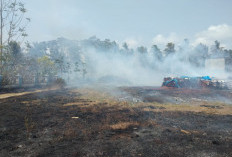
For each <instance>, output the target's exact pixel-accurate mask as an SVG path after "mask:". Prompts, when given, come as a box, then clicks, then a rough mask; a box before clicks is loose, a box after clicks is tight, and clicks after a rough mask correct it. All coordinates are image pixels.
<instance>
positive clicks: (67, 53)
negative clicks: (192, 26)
mask: <svg viewBox="0 0 232 157" xmlns="http://www.w3.org/2000/svg"><path fill="white" fill-rule="evenodd" d="M52 43H53V44H51V42H50V43H43V44H44V47H46V49H48V48H49V51H50V52H49V55H50V56H52V58H53V59H57V58H59V56H62V57H63V58H64V61H65V62H66V63H69V70H68V71H69V72H68V73H66V74H65V75H63V77H66V78H68V80H69V81H70V83H78V82H80V80H82V81H83V80H85V82H86V81H87V80H88V81H89V82H94V83H96V82H97V83H104V84H106V83H109V84H114V85H133V86H135V85H147V86H160V85H161V83H162V80H163V78H164V77H166V76H186V75H187V76H204V75H210V76H212V77H219V78H223V79H224V78H227V77H228V73H226V72H225V70H224V69H223V68H225V65H224V60H225V56H226V51H222V49H220V46H219V47H216V48H215V47H212V48H210V49H209V48H208V47H207V46H205V45H202V44H199V45H198V46H196V47H193V46H191V45H190V44H189V42H188V40H185V41H184V42H183V43H181V44H179V45H178V46H176V45H175V44H174V43H168V44H167V47H166V48H165V49H164V50H160V49H159V48H158V47H157V46H156V45H153V46H152V47H151V49H149V50H148V49H147V48H146V47H143V46H141V47H138V48H137V49H136V50H134V49H130V48H129V47H128V45H127V44H126V43H124V44H123V46H122V47H121V48H120V47H119V45H118V44H117V43H116V42H114V41H110V40H107V39H106V40H103V41H101V40H99V39H98V38H96V37H92V38H89V39H87V40H83V41H68V40H66V39H58V40H57V41H53V42H52ZM54 44H55V45H56V46H53V45H54ZM40 46H41V45H40ZM52 46H53V47H52ZM216 46H218V45H216ZM55 47H58V48H55ZM36 49H37V48H36V47H34V50H36ZM46 53H48V52H46ZM210 53H212V54H210ZM220 59H221V60H220ZM212 61H216V62H219V61H220V62H222V63H221V66H222V67H221V68H220V67H219V68H217V69H215V68H212V67H213V65H211V64H212V63H213V62H212ZM218 65H219V64H218ZM223 66H224V67H223ZM75 69H76V71H75Z"/></svg>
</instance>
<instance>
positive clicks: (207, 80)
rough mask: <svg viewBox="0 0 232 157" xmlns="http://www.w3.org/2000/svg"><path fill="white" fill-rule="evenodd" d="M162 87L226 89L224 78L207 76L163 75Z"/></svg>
mask: <svg viewBox="0 0 232 157" xmlns="http://www.w3.org/2000/svg"><path fill="white" fill-rule="evenodd" d="M162 87H173V88H193V89H196V88H198V89H199V88H213V89H227V88H228V87H227V84H226V82H225V81H224V80H219V79H216V78H211V77H209V76H201V77H189V76H181V77H165V78H164V81H163V84H162Z"/></svg>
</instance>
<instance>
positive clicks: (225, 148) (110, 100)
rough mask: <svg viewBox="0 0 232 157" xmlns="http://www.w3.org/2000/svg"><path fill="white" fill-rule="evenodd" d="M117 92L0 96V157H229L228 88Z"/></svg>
mask: <svg viewBox="0 0 232 157" xmlns="http://www.w3.org/2000/svg"><path fill="white" fill-rule="evenodd" d="M118 91H120V92H122V93H123V94H122V95H123V96H122V95H120V94H115V95H114V94H112V90H110V91H109V90H95V89H62V90H60V89H51V90H41V91H37V92H28V93H24V94H21V95H16V96H14V95H12V93H11V95H10V96H9V97H2V98H1V99H0V102H1V105H0V112H1V113H0V114H1V117H0V141H1V145H0V156H4V157H6V156H163V157H164V156H172V157H173V156H190V157H191V156H225V157H226V156H232V150H231V147H232V138H231V137H232V106H231V105H230V104H228V101H229V100H231V96H232V94H231V91H208V90H204V91H195V90H194V91H193V90H185V91H184V90H170V89H168V90H167V89H157V88H153V87H133V88H132V87H131V88H129V87H121V88H119V89H117V92H118ZM7 94H9V93H7ZM1 95H4V93H2V94H1ZM125 95H126V96H125ZM219 97H220V99H219ZM222 98H225V99H222ZM214 99H217V100H220V101H215V100H214ZM221 100H227V101H226V102H223V101H221Z"/></svg>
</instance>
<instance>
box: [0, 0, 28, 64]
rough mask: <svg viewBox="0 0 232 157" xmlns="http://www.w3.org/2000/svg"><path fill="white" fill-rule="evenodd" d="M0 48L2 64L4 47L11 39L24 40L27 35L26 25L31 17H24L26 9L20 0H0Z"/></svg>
mask: <svg viewBox="0 0 232 157" xmlns="http://www.w3.org/2000/svg"><path fill="white" fill-rule="evenodd" d="M0 3H1V6H0V33H1V36H0V50H1V54H0V56H1V66H2V62H3V47H4V45H8V44H9V43H10V42H11V41H20V40H21V41H23V39H24V38H25V37H26V36H27V33H26V30H25V29H26V26H27V24H28V22H30V18H24V14H25V13H26V9H25V7H24V4H23V3H22V2H20V1H19V0H0Z"/></svg>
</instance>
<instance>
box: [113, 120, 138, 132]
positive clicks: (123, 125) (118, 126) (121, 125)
mask: <svg viewBox="0 0 232 157" xmlns="http://www.w3.org/2000/svg"><path fill="white" fill-rule="evenodd" d="M132 126H133V127H137V126H139V123H138V122H119V123H117V124H113V125H110V127H111V128H112V129H113V130H119V129H121V130H124V129H127V128H129V127H132Z"/></svg>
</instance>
